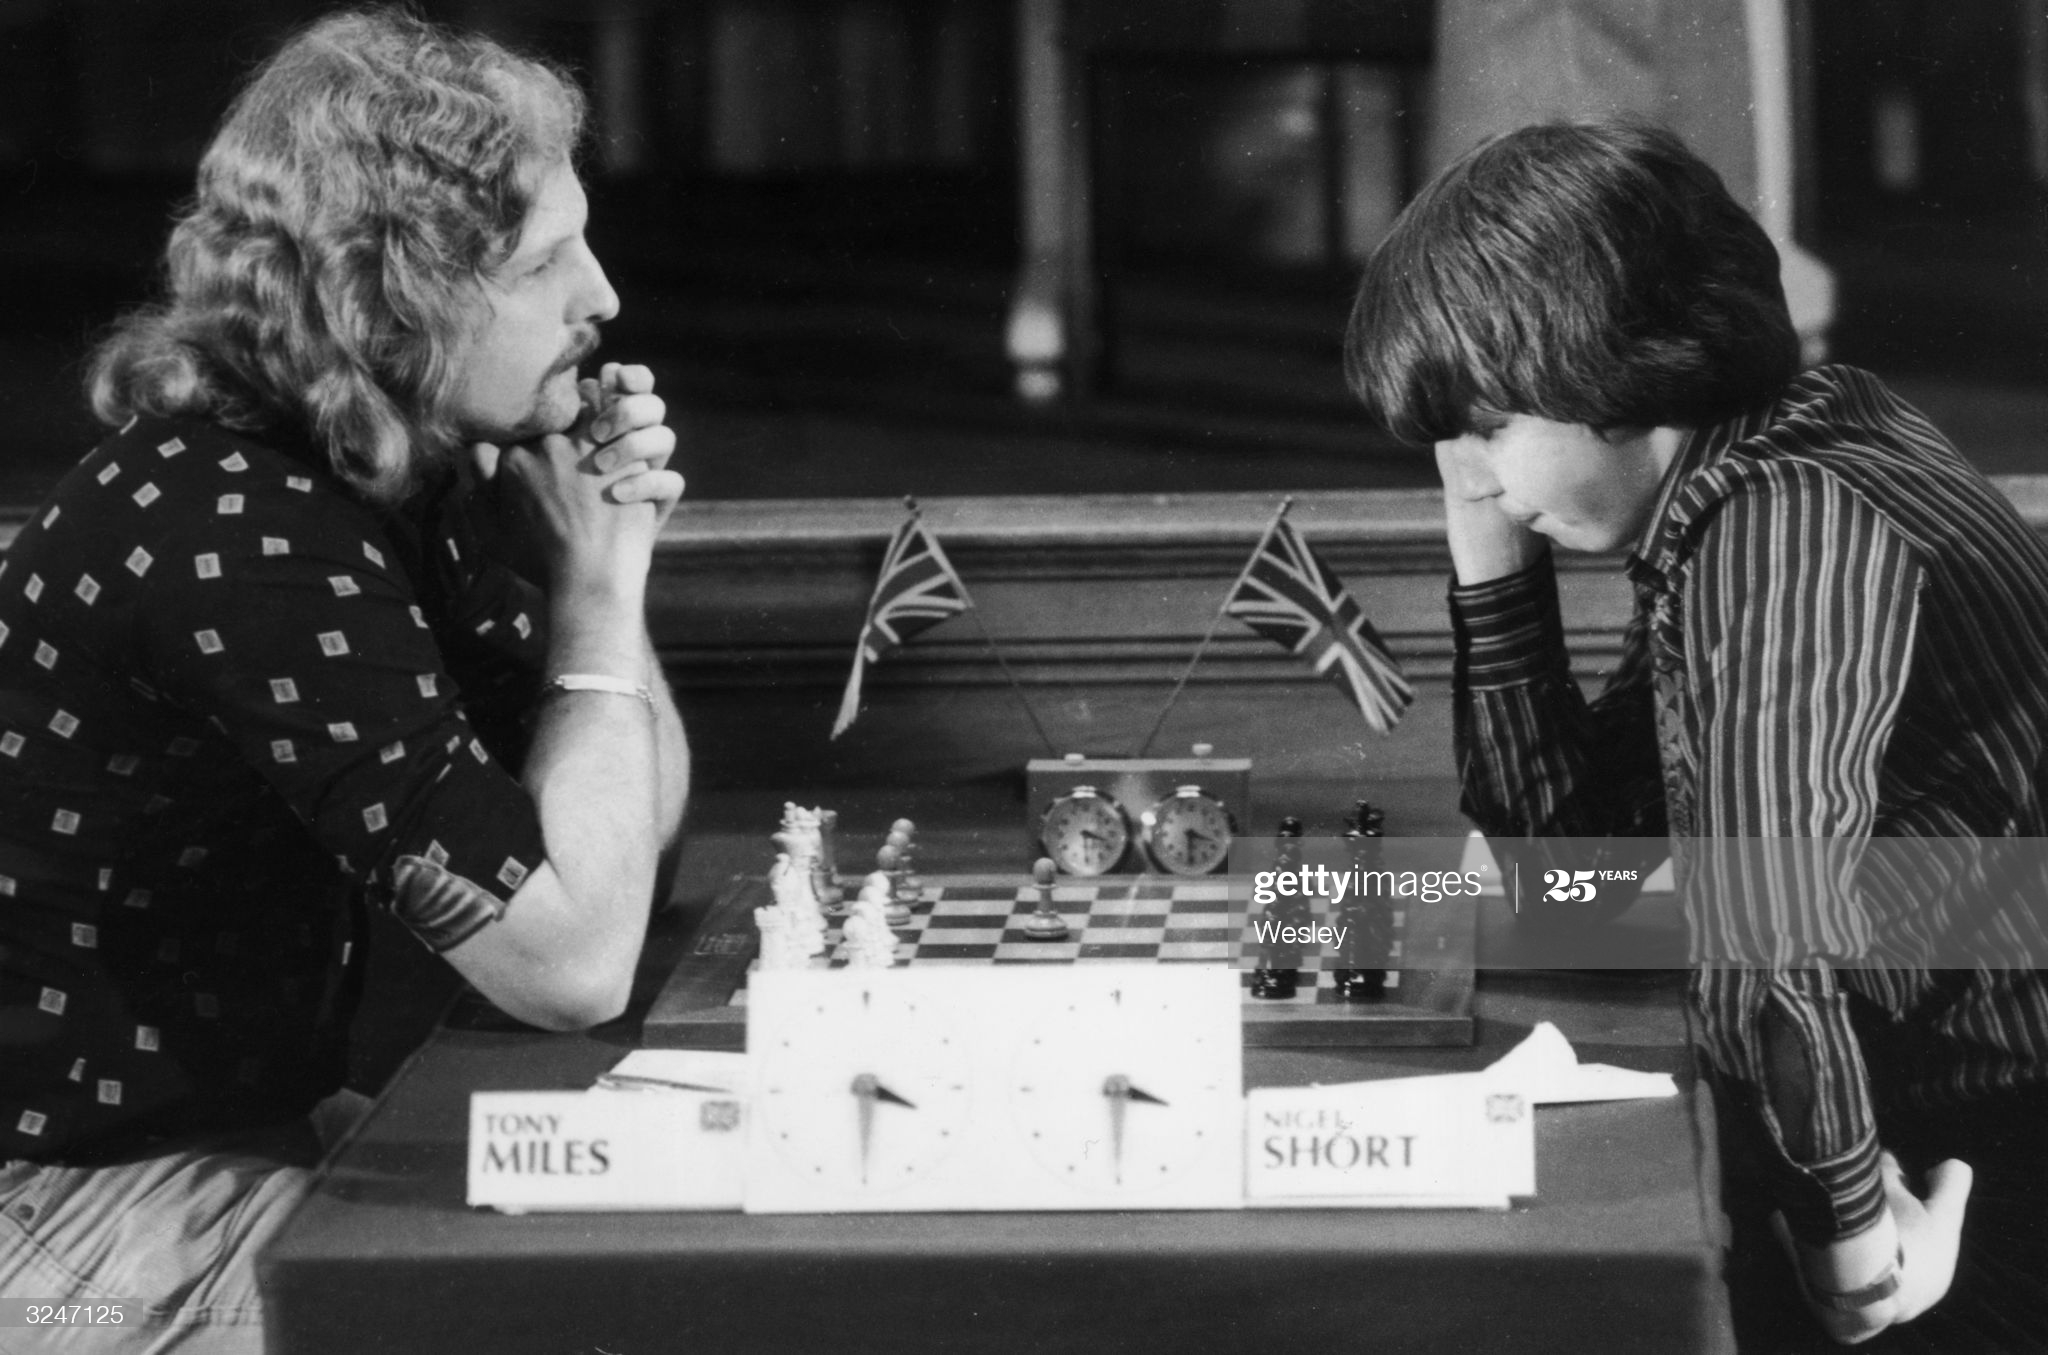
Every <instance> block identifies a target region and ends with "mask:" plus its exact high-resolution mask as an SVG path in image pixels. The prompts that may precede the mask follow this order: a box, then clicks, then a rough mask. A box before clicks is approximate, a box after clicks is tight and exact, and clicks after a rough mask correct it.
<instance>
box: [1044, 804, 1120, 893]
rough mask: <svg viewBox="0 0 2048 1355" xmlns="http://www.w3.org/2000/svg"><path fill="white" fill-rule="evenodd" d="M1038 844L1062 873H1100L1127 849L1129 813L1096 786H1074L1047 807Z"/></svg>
mask: <svg viewBox="0 0 2048 1355" xmlns="http://www.w3.org/2000/svg"><path fill="white" fill-rule="evenodd" d="M1038 843H1039V845H1040V846H1041V847H1043V848H1045V854H1046V855H1047V856H1049V857H1051V858H1052V862H1053V864H1054V865H1055V866H1057V867H1059V869H1060V871H1061V873H1063V874H1066V875H1102V874H1105V873H1107V872H1109V871H1113V870H1115V869H1116V868H1117V867H1118V866H1119V865H1120V864H1122V862H1123V859H1124V855H1125V854H1126V853H1127V852H1129V851H1130V847H1131V820H1130V816H1129V815H1127V814H1125V813H1124V810H1123V806H1122V805H1119V804H1118V803H1117V802H1116V801H1114V800H1112V799H1110V798H1109V797H1108V796H1106V795H1104V794H1102V793H1101V792H1100V791H1098V790H1096V789H1095V787H1093V786H1075V787H1074V788H1073V789H1072V790H1070V791H1068V792H1067V793H1066V794H1064V795H1061V796H1060V797H1058V798H1057V799H1055V800H1054V801H1053V802H1052V803H1051V804H1050V805H1048V806H1046V810H1045V813H1044V815H1043V816H1042V817H1041V818H1040V819H1039V821H1038Z"/></svg>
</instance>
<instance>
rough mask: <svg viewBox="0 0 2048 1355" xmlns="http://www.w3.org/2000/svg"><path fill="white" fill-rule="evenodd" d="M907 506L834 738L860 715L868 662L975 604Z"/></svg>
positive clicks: (885, 565)
mask: <svg viewBox="0 0 2048 1355" xmlns="http://www.w3.org/2000/svg"><path fill="white" fill-rule="evenodd" d="M907 506H908V507H909V509H910V516H909V517H907V518H905V519H904V520H903V525H902V526H900V527H898V528H897V529H896V535H895V536H893V537H891V538H890V539H889V550H888V553H887V554H886V555H884V556H883V557H882V573H881V577H880V578H878V579H876V580H875V594H874V596H873V597H872V598H870V599H869V600H868V619H867V623H866V624H865V625H863V626H862V627H861V632H860V643H859V645H858V646H857V647H856V648H855V650H854V654H853V672H852V673H851V674H850V675H849V676H848V677H847V679H846V695H845V696H844V697H842V698H841V699H840V702H839V718H838V719H837V720H836V721H834V722H833V725H832V737H833V738H835V739H836V738H838V737H839V736H840V735H841V734H844V733H845V732H846V731H847V729H848V728H849V727H850V726H851V725H852V724H853V721H854V717H856V716H857V715H859V714H860V684H861V674H862V672H863V671H864V670H865V668H866V666H867V665H868V664H871V663H879V662H880V661H881V659H882V656H883V655H885V654H889V653H892V652H894V651H895V650H896V648H897V647H898V646H900V645H902V644H903V643H905V642H906V641H908V640H909V639H910V638H911V637H912V636H914V635H919V634H922V633H923V632H924V631H927V630H930V629H931V628H932V627H933V626H936V625H938V624H939V623H940V622H941V621H944V620H945V619H946V618H947V617H949V616H957V615H959V614H960V613H961V612H964V611H966V610H967V609H968V608H969V607H971V606H972V605H973V604H972V603H971V602H970V601H969V600H968V597H967V587H966V585H965V584H963V583H961V582H960V576H959V575H958V574H956V573H954V572H953V564H952V562H951V561H950V560H948V559H947V558H946V553H945V552H944V551H943V550H940V549H939V543H938V540H937V538H935V537H933V536H932V534H931V533H930V532H928V531H926V530H925V526H924V519H923V518H922V517H920V516H919V514H918V511H917V504H916V503H915V502H914V501H910V502H908V503H907Z"/></svg>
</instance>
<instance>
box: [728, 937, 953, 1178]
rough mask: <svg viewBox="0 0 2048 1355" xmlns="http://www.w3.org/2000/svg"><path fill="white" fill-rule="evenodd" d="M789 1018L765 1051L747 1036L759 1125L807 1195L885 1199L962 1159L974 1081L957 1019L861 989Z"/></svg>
mask: <svg viewBox="0 0 2048 1355" xmlns="http://www.w3.org/2000/svg"><path fill="white" fill-rule="evenodd" d="M849 977H850V978H851V976H849ZM787 1016H788V1018H789V1019H786V1020H784V1021H781V1022H779V1023H778V1025H777V1028H776V1029H773V1030H769V1031H764V1032H762V1035H763V1037H764V1038H763V1039H762V1041H761V1044H760V1047H759V1048H755V1047H754V1042H753V1037H752V1034H751V1032H750V1035H749V1051H750V1052H751V1053H752V1054H753V1055H754V1057H755V1059H756V1060H757V1061H758V1064H757V1066H758V1069H759V1071H758V1073H757V1078H758V1081H757V1083H756V1086H755V1097H754V1100H755V1106H756V1110H755V1114H756V1116H757V1117H758V1123H759V1129H760V1131H761V1132H763V1133H765V1134H766V1135H767V1138H768V1141H769V1143H770V1144H771V1145H772V1147H773V1149H774V1151H775V1153H776V1154H777V1156H778V1157H779V1158H780V1159H781V1160H782V1163H783V1165H784V1166H785V1168H786V1169H787V1170H788V1171H789V1172H791V1173H792V1174H794V1175H795V1176H796V1177H797V1178H798V1180H799V1181H800V1182H802V1183H803V1184H804V1185H805V1186H806V1187H808V1188H814V1189H817V1190H819V1191H821V1192H825V1193H828V1194H829V1193H832V1192H839V1193H842V1194H851V1195H873V1194H886V1193H888V1192H891V1191H896V1190H901V1189H903V1188H905V1187H906V1186H909V1185H912V1184H914V1183H916V1182H918V1181H920V1180H922V1179H923V1178H924V1177H925V1176H927V1175H928V1174H929V1173H931V1172H933V1171H935V1170H936V1169H938V1168H939V1167H941V1166H942V1165H943V1164H944V1162H945V1161H946V1159H947V1157H948V1156H950V1155H951V1154H952V1153H953V1152H955V1151H956V1150H957V1149H958V1148H960V1146H961V1143H962V1136H963V1135H964V1133H965V1130H966V1125H967V1115H968V1107H969V1099H970V1098H969V1086H970V1081H969V1077H968V1068H967V1065H966V1060H965V1057H964V1054H963V1047H962V1046H961V1044H960V1043H959V1040H958V1037H957V1035H956V1033H955V1027H954V1022H953V1013H951V1012H950V1011H947V1010H942V1009H941V1006H940V1004H936V1003H934V1002H932V1001H931V1000H930V999H928V998H925V997H922V996H919V995H915V994H906V993H904V992H902V991H901V990H900V988H898V987H896V986H894V985H891V984H888V983H878V982H872V981H868V980H866V979H854V980H852V981H850V982H847V983H845V984H843V985H832V986H831V987H829V988H824V989H820V990H818V991H817V992H815V993H813V994H809V995H807V996H806V998H805V1000H804V1001H803V1002H801V1003H799V1004H794V1006H793V1009H792V1010H790V1011H789V1012H788V1013H787Z"/></svg>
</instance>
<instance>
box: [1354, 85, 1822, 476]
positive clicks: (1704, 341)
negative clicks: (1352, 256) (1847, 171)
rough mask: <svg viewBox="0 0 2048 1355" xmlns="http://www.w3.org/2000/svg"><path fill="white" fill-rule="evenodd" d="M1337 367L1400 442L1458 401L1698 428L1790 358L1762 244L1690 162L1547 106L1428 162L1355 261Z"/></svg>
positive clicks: (1764, 383)
mask: <svg viewBox="0 0 2048 1355" xmlns="http://www.w3.org/2000/svg"><path fill="white" fill-rule="evenodd" d="M1344 364H1345V372H1346V376H1347V377H1348V378H1349V380H1350V382H1351V388H1352V390H1353V391H1354V392H1355V393H1356V394H1357V395H1358V397H1359V398H1360V399H1361V400H1362V401H1363V402H1364V403H1365V406H1366V409H1367V411H1368V412H1369V413H1370V414H1371V415H1372V416H1373V417H1374V418H1376V419H1378V420H1379V421H1380V422H1381V423H1383V424H1385V425H1386V427H1387V428H1388V429H1389V431H1391V432H1392V433H1394V434H1395V435H1396V436H1397V437H1400V438H1402V439H1403V440H1405V441H1409V442H1437V441H1441V440H1444V439H1447V438H1452V437H1456V436H1458V435H1460V434H1461V433H1464V432H1466V431H1468V430H1469V429H1470V427H1471V424H1472V420H1473V416H1474V414H1475V413H1481V412H1490V413H1493V414H1531V415H1535V416H1537V417H1539V418H1545V419H1550V420H1553V421H1555V422H1558V423H1573V424H1585V425H1588V426H1590V427H1592V428H1595V429H1598V430H1601V431H1607V430H1610V429H1618V428H1652V427H1657V426H1660V425H1672V426H1679V427H1702V426H1705V425H1707V424H1711V423H1715V422H1718V421H1720V420H1722V419H1726V418H1729V417H1731V416H1733V415H1735V414H1738V413H1740V412H1742V411H1743V410H1746V409H1750V408H1752V407H1754V406H1757V405H1759V404H1763V403H1765V402H1767V401H1769V400H1770V399H1771V398H1772V397H1774V396H1775V395H1776V394H1777V393H1778V391H1779V390H1780V389H1781V388H1783V386H1784V385H1785V383H1786V382H1787V381H1789V380H1790V379H1791V378H1792V376H1793V375H1794V374H1795V373H1796V372H1797V371H1798V370H1799V364H1800V359H1799V339H1798V335H1797V334H1796V333H1795V332H1794V331H1793V328H1792V320H1791V316H1790V314H1789V313H1788V312H1787V310H1786V308H1785V293H1784V288H1783V286H1782V284H1781V283H1780V281H1779V276H1778V251H1777V249H1776V248H1775V247H1774V246H1773V245H1772V244H1771V241H1770V238H1769V237H1768V236H1767V235H1765V234H1764V231H1763V228H1762V227H1761V226H1759V225H1758V224H1757V222H1756V220H1755V218H1753V217H1752V216H1751V215H1750V214H1749V213H1748V212H1747V211H1745V210H1743V208H1742V207H1741V206H1740V205H1739V204H1738V203H1737V202H1736V201H1735V199H1734V198H1732V197H1730V196H1729V194H1728V190H1727V189H1726V188H1725V187H1724V186H1723V185H1722V183H1721V179H1720V176H1719V175H1717V174H1716V173H1715V172H1714V171H1713V169H1712V168H1711V167H1709V166H1708V165H1707V164H1706V162H1705V161H1703V160H1701V159H1700V158H1699V157H1698V156H1696V155H1694V154H1693V153H1692V152H1691V151H1690V150H1688V149H1686V147H1685V144H1684V143H1683V142H1682V141H1680V140H1679V139H1678V137H1676V136H1675V135H1673V134H1672V133H1670V132H1668V131H1665V130H1663V129H1661V128H1657V127H1653V126H1649V125H1646V124H1641V123H1634V122H1604V123H1549V124H1543V125H1539V126H1532V127H1524V128H1522V129H1521V130H1519V131H1515V132H1510V133H1507V134H1506V135H1504V136H1499V137H1495V138H1493V139H1492V140H1490V141H1487V142H1484V143H1482V144H1481V145H1479V146H1478V147H1476V148H1475V149H1473V150H1472V151H1470V152H1468V153H1467V154H1466V155H1464V156H1463V157H1462V158H1460V159H1459V160H1457V161H1456V162H1454V163H1453V164H1451V165H1450V166H1449V167H1448V168H1446V169H1445V170H1444V171H1443V172H1442V173H1441V174H1439V175H1437V176H1436V178H1435V179H1433V180H1432V181H1431V182H1430V183H1429V185H1428V186H1427V187H1425V188H1424V189H1423V190H1422V192H1421V193H1420V194H1418V195H1417V196H1416V198H1415V200H1414V201H1413V202H1411V203H1410V204H1409V205H1408V207H1407V208H1406V209H1405V210H1404V211H1403V212H1402V213H1401V215H1400V217H1399V218H1398V219H1397V220H1396V221H1395V223H1394V226H1393V229H1392V230H1391V231H1390V232H1389V233H1388V235H1387V237H1386V239H1385V240H1383V241H1381V243H1380V244H1379V246H1378V247H1377V248H1376V249H1374V251H1373V253H1372V256H1371V258H1370V259H1369V260H1368V261H1367V263H1366V265H1365V273H1364V277H1363V278H1362V279H1361V281H1360V283H1359V287H1358V297H1357V300H1356V302H1355V303H1354V304H1353V306H1352V310H1351V321H1350V324H1349V325H1348V327H1347V329H1346V332H1345V341H1344Z"/></svg>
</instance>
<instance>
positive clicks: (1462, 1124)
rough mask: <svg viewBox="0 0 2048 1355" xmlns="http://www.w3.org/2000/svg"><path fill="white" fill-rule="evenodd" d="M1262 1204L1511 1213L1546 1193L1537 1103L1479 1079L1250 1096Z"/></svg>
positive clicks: (1250, 1131) (1248, 1154) (1248, 1142)
mask: <svg viewBox="0 0 2048 1355" xmlns="http://www.w3.org/2000/svg"><path fill="white" fill-rule="evenodd" d="M1245 1114H1246V1120H1245V1201H1246V1203H1248V1204H1252V1205H1269V1206H1304V1205H1332V1206H1350V1207H1366V1206H1378V1207H1385V1208H1402V1207H1410V1208H1417V1207H1438V1208H1441V1207H1458V1208H1469V1209H1505V1208H1506V1207H1507V1204H1508V1197H1509V1196H1511V1195H1533V1194H1534V1193H1535V1191H1536V1131H1535V1119H1534V1117H1533V1115H1532V1114H1531V1111H1530V1106H1529V1101H1528V1098H1527V1097H1526V1096H1525V1095H1523V1094H1521V1093H1520V1092H1516V1091H1512V1090H1503V1089H1502V1088H1500V1087H1499V1086H1497V1085H1490V1084H1488V1083H1487V1082H1486V1081H1485V1080H1484V1079H1483V1078H1481V1077H1478V1076H1476V1075H1471V1074H1458V1075H1453V1076H1447V1077H1416V1078H1398V1079H1394V1080H1391V1081H1386V1082H1371V1083H1351V1084H1347V1085H1345V1086H1341V1087H1262V1088H1258V1089H1256V1090H1254V1091H1252V1092H1251V1093H1250V1094H1249V1095H1248V1096H1247V1097H1246V1108H1245Z"/></svg>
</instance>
